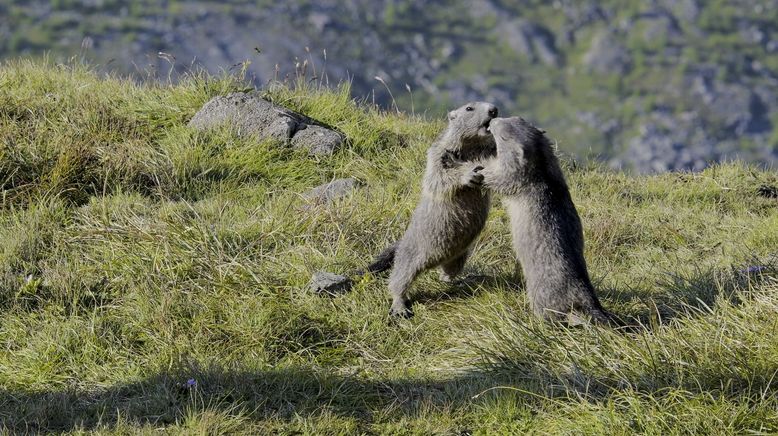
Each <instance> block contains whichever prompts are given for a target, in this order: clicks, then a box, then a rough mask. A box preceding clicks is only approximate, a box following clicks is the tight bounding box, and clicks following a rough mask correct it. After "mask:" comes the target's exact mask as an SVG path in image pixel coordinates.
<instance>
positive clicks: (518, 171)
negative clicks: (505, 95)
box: [462, 117, 612, 323]
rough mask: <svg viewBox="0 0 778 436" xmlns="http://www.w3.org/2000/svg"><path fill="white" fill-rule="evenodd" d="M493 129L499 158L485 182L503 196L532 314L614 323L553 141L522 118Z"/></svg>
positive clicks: (485, 172) (505, 120) (487, 170)
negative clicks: (598, 290)
mask: <svg viewBox="0 0 778 436" xmlns="http://www.w3.org/2000/svg"><path fill="white" fill-rule="evenodd" d="M490 130H491V132H492V135H494V138H495V142H496V143H497V157H496V158H493V159H490V160H489V161H488V162H487V163H486V164H485V165H484V166H485V168H484V169H483V170H482V171H481V174H483V176H484V182H483V183H484V185H485V186H486V187H488V188H489V189H491V190H493V191H494V192H496V193H499V194H502V195H503V203H504V205H505V206H506V209H507V211H508V214H509V216H510V221H511V232H512V235H513V249H514V250H515V252H516V255H517V257H518V259H519V262H520V263H521V267H522V270H523V272H524V278H525V280H526V282H527V293H528V295H529V299H530V303H531V305H532V309H533V311H534V312H535V314H536V315H538V316H541V317H543V318H545V319H557V320H565V319H566V320H567V321H572V322H574V323H579V322H580V321H581V320H580V318H578V316H579V315H584V316H588V317H591V318H592V319H593V320H594V321H596V322H601V323H610V322H611V320H612V318H611V316H610V315H609V314H608V313H607V312H606V311H605V310H604V309H603V308H602V305H601V304H600V301H599V300H598V299H597V296H596V295H595V292H594V287H593V286H592V284H591V281H590V279H589V274H588V272H587V270H586V261H585V260H584V239H583V228H582V226H581V219H580V218H579V217H578V213H577V212H576V210H575V206H574V205H573V201H572V198H571V197H570V191H569V190H568V188H567V183H566V182H565V178H564V175H563V174H562V169H561V168H560V166H559V161H558V159H557V157H556V155H555V154H554V150H553V148H552V146H551V144H550V142H549V140H548V138H546V136H545V135H544V134H543V133H544V132H543V131H541V130H539V129H537V128H535V127H534V126H532V125H531V124H529V123H528V122H527V121H525V120H523V119H522V118H518V117H514V118H496V119H494V120H493V121H492V122H491V125H490ZM462 166H463V167H467V166H466V165H462Z"/></svg>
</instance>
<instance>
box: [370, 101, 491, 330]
mask: <svg viewBox="0 0 778 436" xmlns="http://www.w3.org/2000/svg"><path fill="white" fill-rule="evenodd" d="M496 116H497V108H496V107H495V106H494V105H492V104H489V103H484V102H473V103H468V104H466V105H464V106H462V107H460V108H458V109H455V110H453V111H451V112H449V114H448V127H446V130H445V131H443V133H442V134H441V135H440V136H439V137H438V139H437V140H436V141H435V142H434V143H433V144H432V146H431V147H430V148H429V150H428V151H427V168H426V171H425V173H424V179H423V181H422V193H421V199H420V200H419V203H418V205H417V206H416V209H415V210H414V212H413V215H412V216H411V222H410V223H409V225H408V228H407V230H406V231H405V234H404V235H403V237H402V238H401V239H400V240H399V241H397V242H395V243H394V244H392V245H390V246H389V247H388V248H387V249H385V250H384V251H383V252H382V253H381V254H379V255H378V257H377V258H376V260H375V261H374V262H373V264H371V265H370V266H369V267H368V268H367V272H373V273H375V272H381V271H384V270H386V269H388V268H389V267H392V264H393V265H394V266H393V268H392V272H391V274H390V276H389V291H390V292H391V294H392V298H393V302H392V308H391V310H390V314H391V315H395V316H397V315H399V316H405V317H409V316H411V315H412V312H411V310H410V308H409V306H408V299H407V296H406V293H407V291H408V288H409V287H410V285H411V282H413V280H414V279H415V278H416V276H417V275H418V274H419V273H421V272H422V271H424V270H427V269H429V268H433V267H436V266H440V277H441V279H442V280H445V281H449V280H451V279H453V278H454V277H455V276H456V275H457V274H459V273H460V272H461V271H462V269H463V268H464V265H465V261H466V260H467V256H468V254H469V249H470V246H471V245H472V243H473V241H474V240H475V238H476V237H477V236H478V234H479V233H481V230H482V229H483V227H484V224H485V223H486V218H487V216H488V214H489V203H490V202H489V193H488V192H487V191H486V190H483V189H481V186H480V183H481V180H482V179H483V177H482V176H481V175H480V174H479V173H478V171H479V170H480V169H481V167H478V166H476V165H475V164H472V162H477V161H479V160H482V159H487V158H489V157H492V156H494V153H495V143H494V138H493V137H492V135H491V133H489V131H488V127H489V123H490V122H491V120H492V119H494V118H495V117H496ZM449 155H454V156H456V158H457V159H458V161H462V162H470V163H471V164H469V165H461V164H460V165H453V164H451V162H450V160H448V159H447V156H449Z"/></svg>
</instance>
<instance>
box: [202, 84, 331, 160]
mask: <svg viewBox="0 0 778 436" xmlns="http://www.w3.org/2000/svg"><path fill="white" fill-rule="evenodd" d="M223 125H230V126H232V127H233V128H234V129H235V131H236V133H237V134H238V135H241V136H255V137H257V138H259V139H261V140H265V139H273V140H276V141H279V142H281V143H283V144H286V145H291V146H293V147H295V148H305V149H307V150H308V151H309V152H310V153H311V154H312V155H329V154H332V153H333V152H335V150H337V149H338V148H339V147H340V146H341V145H342V144H343V141H344V139H345V138H344V137H343V135H342V134H340V133H339V132H336V131H335V130H332V129H330V128H327V127H326V126H324V125H322V124H321V123H319V122H317V121H315V120H313V119H311V118H309V117H306V116H305V115H302V114H299V113H297V112H294V111H291V110H289V109H287V108H285V107H283V106H279V105H277V104H274V103H271V102H269V101H267V100H265V99H263V98H262V97H260V96H259V95H258V94H256V93H242V92H237V93H233V94H229V95H226V96H219V97H215V98H213V99H211V101H209V102H208V103H206V104H205V105H204V106H203V107H202V108H201V109H200V110H199V111H198V112H197V113H196V114H195V116H194V117H192V119H191V120H190V121H189V126H190V127H193V128H195V129H198V130H207V129H212V128H214V127H219V126H223Z"/></svg>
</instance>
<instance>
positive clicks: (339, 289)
mask: <svg viewBox="0 0 778 436" xmlns="http://www.w3.org/2000/svg"><path fill="white" fill-rule="evenodd" d="M352 285H353V282H352V281H351V279H350V278H348V277H346V276H342V275H339V274H333V273H329V272H326V271H317V272H315V273H313V277H311V283H310V288H311V291H313V292H315V293H317V294H329V295H336V294H342V293H344V292H348V291H349V290H351V286H352Z"/></svg>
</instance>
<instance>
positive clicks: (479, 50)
mask: <svg viewBox="0 0 778 436" xmlns="http://www.w3.org/2000/svg"><path fill="white" fill-rule="evenodd" d="M18 3H19V2H11V1H8V0H3V1H0V16H3V17H6V18H5V19H3V20H1V21H0V56H2V57H5V58H8V57H13V56H17V55H19V54H29V55H39V54H42V53H44V52H47V51H48V52H49V53H50V56H53V57H55V58H57V59H61V60H65V59H67V58H68V57H69V56H78V57H83V58H87V59H89V60H90V61H92V62H97V63H99V64H101V65H104V68H106V69H108V70H115V71H119V72H122V73H133V74H135V75H137V76H138V77H155V78H160V79H163V80H167V79H168V78H171V79H175V77H176V76H177V75H178V74H181V73H182V72H185V71H187V70H190V69H191V68H192V65H193V64H196V65H200V66H203V67H205V68H206V69H208V70H210V71H211V72H216V71H218V70H219V69H228V70H236V69H240V68H244V65H245V64H242V63H243V62H244V61H246V60H248V61H250V64H249V65H246V66H245V68H247V70H246V72H247V73H248V74H249V76H250V77H252V78H253V80H254V81H255V83H256V84H257V85H258V86H263V85H265V84H266V83H267V82H268V81H271V80H282V81H283V80H287V79H288V80H294V79H296V78H298V77H301V76H304V77H305V80H313V81H323V82H329V83H336V82H338V81H342V80H349V81H351V83H352V93H353V94H354V96H355V97H363V98H366V99H368V101H373V100H375V101H376V103H378V104H381V105H382V106H384V107H392V106H393V105H394V104H396V105H397V106H399V107H400V108H401V109H403V110H408V111H411V110H414V111H416V112H422V111H429V113H430V114H440V113H442V112H443V111H444V110H445V108H446V107H450V106H454V105H457V104H459V103H460V102H462V101H465V100H475V99H478V100H490V101H493V102H494V103H496V104H498V105H499V106H500V107H501V108H503V109H504V110H503V113H512V114H516V113H518V114H522V115H524V116H526V117H528V118H530V119H533V120H534V121H536V122H537V123H539V124H541V125H542V126H543V127H545V128H546V129H547V130H549V132H550V133H551V134H553V136H554V137H556V138H557V139H558V141H559V145H560V148H561V149H562V150H563V151H565V152H569V153H575V154H577V155H579V156H597V157H599V158H602V159H605V160H607V161H608V162H610V163H611V164H612V165H613V166H614V167H620V168H633V169H636V170H638V171H641V172H656V171H666V170H677V169H691V170H698V169H701V168H703V167H705V166H706V165H707V164H708V163H709V162H711V161H718V160H727V159H734V158H743V159H746V160H752V161H759V162H763V163H766V164H768V165H774V164H775V163H776V162H778V131H777V130H776V129H775V125H776V123H778V98H776V93H777V92H778V91H777V90H778V86H777V85H778V5H776V4H775V3H774V2H772V1H769V0H764V1H754V0H748V1H746V0H742V1H723V0H710V1H701V0H680V1H671V0H655V1H650V2H641V1H627V2H617V1H615V0H610V1H599V2H595V1H586V2H578V1H570V0H564V1H563V0H558V1H554V2H541V1H534V0H523V1H521V2H506V1H501V0H477V1H473V2H466V1H462V0H458V1H453V2H442V1H422V2H419V1H398V0H381V1H374V2H356V1H351V2H337V1H333V0H325V1H318V2H309V1H290V2H272V1H265V0H259V1H253V2H248V1H231V2H210V1H190V2H179V1H167V2H164V1H163V2H148V1H140V2H131V3H130V5H129V6H127V2H119V1H115V0H81V1H74V0H54V1H46V2H43V1H32V2H25V4H24V5H19V4H18ZM325 73H326V74H325ZM376 77H379V78H381V79H382V80H383V81H384V82H385V83H386V85H387V86H386V87H385V86H384V84H383V83H381V82H380V81H378V80H376ZM387 87H388V89H390V90H391V92H392V94H390V93H389V92H388V90H387Z"/></svg>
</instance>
